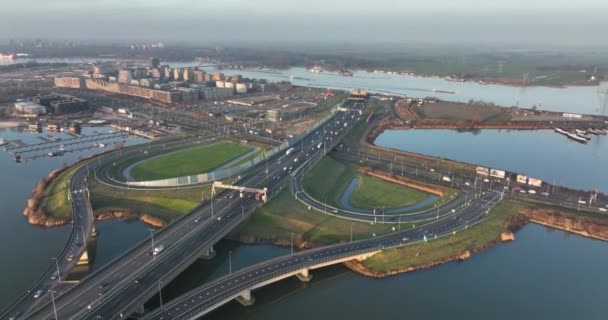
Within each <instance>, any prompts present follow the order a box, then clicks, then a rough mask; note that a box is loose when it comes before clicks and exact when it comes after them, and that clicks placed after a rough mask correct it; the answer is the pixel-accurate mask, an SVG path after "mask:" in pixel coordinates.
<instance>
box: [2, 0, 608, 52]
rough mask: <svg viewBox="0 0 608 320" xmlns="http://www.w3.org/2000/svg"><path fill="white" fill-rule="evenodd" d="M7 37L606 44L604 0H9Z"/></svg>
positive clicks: (5, 11)
mask: <svg viewBox="0 0 608 320" xmlns="http://www.w3.org/2000/svg"><path fill="white" fill-rule="evenodd" d="M0 6H1V8H2V10H0V39H4V40H6V39H11V38H12V39H20V38H54V39H85V40H89V41H95V40H103V41H111V40H127V41H129V40H141V41H148V40H152V41H156V40H158V41H168V42H170V41H186V42H192V43H204V42H209V41H212V42H226V43H234V42H262V43H283V42H284V43H298V42H300V43H336V42H344V43H369V44H373V43H380V42H382V43H384V42H386V43H408V42H424V43H462V44H505V45H511V44H521V45H529V44H553V45H568V46H577V45H584V46H589V45H594V44H598V45H605V43H604V42H605V41H603V39H605V35H606V34H608V19H606V17H608V1H606V0H577V1H572V0H551V1H549V0H424V1H398V0H374V1H356V0H307V1H293V0H221V1H219V0H173V1H158V0H146V1H143V0H53V1H49V0H2V3H1V4H0Z"/></svg>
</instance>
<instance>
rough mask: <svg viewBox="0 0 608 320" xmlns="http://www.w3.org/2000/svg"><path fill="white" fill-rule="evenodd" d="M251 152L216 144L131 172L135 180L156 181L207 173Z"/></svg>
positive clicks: (189, 150)
mask: <svg viewBox="0 0 608 320" xmlns="http://www.w3.org/2000/svg"><path fill="white" fill-rule="evenodd" d="M250 150H251V148H250V147H246V146H242V145H238V144H234V143H218V144H214V145H210V146H204V147H200V148H195V149H188V150H184V151H181V152H177V153H174V154H169V155H166V156H162V157H159V158H155V159H151V160H149V161H144V162H142V163H140V164H139V165H137V166H135V167H134V168H133V169H132V170H131V175H132V176H133V178H135V179H136V180H157V179H167V178H173V177H180V176H188V175H193V174H198V173H205V172H209V171H211V170H213V169H215V168H217V167H219V166H221V165H222V164H224V163H226V162H228V161H230V160H232V159H234V158H236V157H239V156H241V155H243V154H245V153H247V152H249V151H250Z"/></svg>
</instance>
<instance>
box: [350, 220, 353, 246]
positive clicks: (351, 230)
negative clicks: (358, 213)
mask: <svg viewBox="0 0 608 320" xmlns="http://www.w3.org/2000/svg"><path fill="white" fill-rule="evenodd" d="M350 242H353V222H351V223H350Z"/></svg>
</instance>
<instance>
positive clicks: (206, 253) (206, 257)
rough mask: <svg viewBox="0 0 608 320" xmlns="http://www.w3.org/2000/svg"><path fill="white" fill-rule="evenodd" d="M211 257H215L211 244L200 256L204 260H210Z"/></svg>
mask: <svg viewBox="0 0 608 320" xmlns="http://www.w3.org/2000/svg"><path fill="white" fill-rule="evenodd" d="M213 257H215V250H213V246H211V247H209V249H207V250H205V251H204V252H203V254H202V255H201V257H200V258H201V259H204V260H211V259H213Z"/></svg>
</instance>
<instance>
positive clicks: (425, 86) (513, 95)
mask: <svg viewBox="0 0 608 320" xmlns="http://www.w3.org/2000/svg"><path fill="white" fill-rule="evenodd" d="M98 60H99V61H118V60H116V59H101V58H100V59H95V58H66V59H58V58H55V59H43V58H40V59H18V60H14V61H10V60H5V61H3V62H0V64H2V63H4V64H10V63H18V62H26V61H38V62H64V63H94V62H96V61H98ZM120 61H122V60H120ZM132 61H133V62H136V61H137V60H132ZM139 63H147V61H139ZM162 63H163V64H169V65H170V66H171V67H177V68H179V67H194V66H199V64H197V63H194V62H170V61H169V62H166V61H163V62H162ZM201 69H203V70H205V71H207V72H223V73H225V74H227V75H233V74H241V75H243V77H246V78H256V79H268V80H273V81H292V83H293V84H295V85H300V86H313V87H322V88H334V89H348V90H350V89H353V88H365V89H367V90H369V91H370V92H376V93H383V94H394V95H406V96H411V97H417V98H418V97H427V96H435V97H438V98H440V99H442V100H449V101H460V102H467V101H469V100H470V99H473V100H483V101H486V102H492V103H495V104H497V105H500V106H506V107H511V106H519V107H522V108H523V107H526V108H529V107H532V106H537V107H538V108H539V109H541V110H550V111H559V112H575V113H584V114H602V112H603V110H602V109H603V108H602V107H603V106H607V104H608V101H607V100H608V96H606V95H605V94H600V93H599V92H598V87H597V86H573V87H566V88H554V87H512V86H504V85H493V84H488V85H481V84H478V83H475V82H453V81H447V80H445V79H443V78H433V77H419V76H405V75H398V74H392V75H391V74H379V73H370V72H367V71H364V70H355V71H354V72H353V76H352V77H344V76H341V75H339V74H337V73H336V72H327V71H326V72H322V73H312V72H308V71H307V70H306V69H305V68H301V67H294V68H290V69H287V70H280V71H278V72H273V73H271V72H259V71H244V70H231V69H224V70H218V69H216V68H215V67H213V66H201ZM601 87H602V88H604V89H606V88H607V87H608V82H603V83H602V84H601ZM433 89H437V90H444V91H454V92H455V94H450V93H441V92H433V91H432V90H433Z"/></svg>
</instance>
